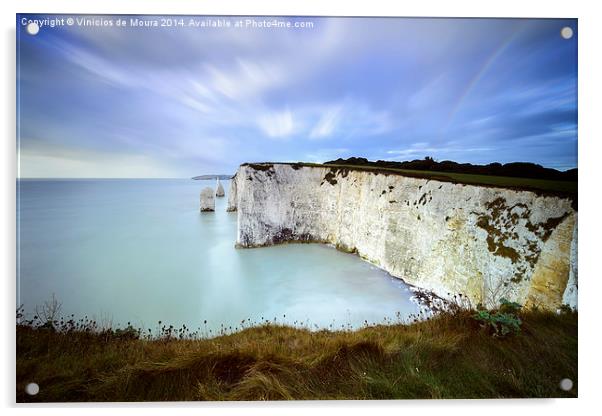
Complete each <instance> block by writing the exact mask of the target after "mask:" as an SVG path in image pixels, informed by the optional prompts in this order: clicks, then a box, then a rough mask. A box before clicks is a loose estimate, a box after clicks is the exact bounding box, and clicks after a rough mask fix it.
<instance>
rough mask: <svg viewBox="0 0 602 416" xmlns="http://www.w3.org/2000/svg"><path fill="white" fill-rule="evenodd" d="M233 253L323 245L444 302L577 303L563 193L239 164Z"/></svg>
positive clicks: (569, 209) (571, 212) (573, 242)
mask: <svg viewBox="0 0 602 416" xmlns="http://www.w3.org/2000/svg"><path fill="white" fill-rule="evenodd" d="M228 210H229V211H238V235H237V245H238V246H239V247H257V246H265V245H272V244H278V243H283V242H294V241H297V242H320V243H327V244H333V245H334V246H336V247H337V248H338V249H340V250H343V251H347V252H352V253H357V254H358V255H359V256H360V257H361V258H363V259H365V260H367V261H369V262H371V263H373V264H375V265H377V266H379V267H381V268H382V269H384V270H386V271H387V272H389V273H390V274H391V275H393V276H395V277H398V278H401V279H403V280H404V281H406V282H408V283H410V284H412V285H415V286H418V287H420V288H423V289H427V290H431V291H433V292H434V293H436V294H438V295H439V296H442V297H451V296H453V295H455V294H459V293H461V294H463V295H464V296H467V297H468V298H469V299H470V301H471V302H472V303H473V305H476V304H478V303H482V304H484V305H486V306H489V307H492V306H497V303H498V302H499V300H500V299H501V298H502V297H505V298H507V299H509V300H512V301H517V302H519V303H521V304H526V305H537V306H540V307H544V308H548V309H555V308H558V307H560V306H561V305H562V304H567V305H570V306H572V307H575V308H576V307H577V211H576V210H575V209H574V208H573V204H572V200H571V199H570V198H566V197H559V196H545V195H539V194H537V193H534V192H531V191H522V190H511V189H506V188H499V187H486V186H477V185H464V184H456V183H451V182H440V181H437V180H428V179H424V178H413V177H408V176H401V175H398V174H389V173H383V172H380V173H379V172H375V171H372V172H371V171H365V170H354V169H340V168H335V167H310V166H301V165H295V164H245V165H242V166H241V167H240V168H239V170H238V172H237V174H236V176H235V177H234V178H233V180H232V181H231V187H230V194H229V200H228Z"/></svg>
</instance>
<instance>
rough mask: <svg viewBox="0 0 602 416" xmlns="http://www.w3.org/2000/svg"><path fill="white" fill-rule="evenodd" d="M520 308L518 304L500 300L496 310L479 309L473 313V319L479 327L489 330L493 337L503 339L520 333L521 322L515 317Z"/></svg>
mask: <svg viewBox="0 0 602 416" xmlns="http://www.w3.org/2000/svg"><path fill="white" fill-rule="evenodd" d="M520 308H521V305H520V304H518V303H516V302H510V301H509V300H507V299H505V298H502V299H500V307H499V308H498V310H495V311H488V310H486V309H480V310H477V311H476V312H475V313H474V315H473V318H474V319H475V320H476V321H478V322H479V323H480V324H481V327H483V328H487V329H489V330H491V332H492V334H493V336H495V337H505V336H506V335H510V334H517V333H519V332H520V329H521V325H522V321H521V319H520V318H519V317H518V316H517V313H518V312H519V310H520Z"/></svg>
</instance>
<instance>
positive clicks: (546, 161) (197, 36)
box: [17, 15, 577, 178]
mask: <svg viewBox="0 0 602 416" xmlns="http://www.w3.org/2000/svg"><path fill="white" fill-rule="evenodd" d="M73 17H74V18H77V16H73ZM81 17H82V16H80V18H81ZM88 17H91V16H88ZM92 17H93V16H92ZM46 18H52V19H61V18H62V19H67V18H68V16H41V15H35V16H34V15H18V16H17V136H18V137H17V140H18V157H19V177H40V178H52V177H62V178H86V177H88V178H90V177H94V178H110V177H132V178H137V177H140V178H142V177H151V178H153V177H156V178H160V177H192V176H196V175H201V174H233V173H234V172H235V171H236V168H237V167H238V166H239V165H240V164H241V163H244V162H262V161H272V162H279V161H281V162H286V161H306V162H324V161H328V160H332V159H337V158H340V157H342V158H347V157H351V156H356V157H366V158H368V159H371V160H379V159H383V160H398V161H402V160H413V159H422V158H424V157H426V156H430V157H433V158H435V160H455V161H458V162H469V163H491V162H501V163H507V162H514V161H524V162H534V163H538V164H541V165H544V166H547V167H552V168H556V169H561V170H565V169H570V168H574V167H577V22H576V20H574V19H567V20H555V19H417V18H412V19H410V18H315V17H314V18H303V17H298V18H277V19H278V21H279V22H291V26H293V27H290V28H284V27H277V28H274V27H269V28H267V27H253V26H251V27H248V26H247V24H248V23H249V22H250V20H249V21H247V20H246V19H247V18H244V17H229V18H225V20H221V21H222V22H224V21H229V22H230V24H231V26H230V27H202V26H201V27H198V26H196V25H198V24H200V23H203V22H204V24H207V23H208V22H210V21H209V20H207V19H211V21H213V22H217V21H218V20H219V19H220V18H218V17H212V18H207V17H196V18H194V17H191V16H184V17H172V19H175V20H168V21H172V22H178V24H179V22H180V19H183V26H178V27H174V26H173V25H172V26H171V27H132V26H131V20H130V19H141V20H145V21H157V22H158V23H159V24H160V23H162V21H161V19H163V17H161V16H151V17H148V16H147V17H136V16H121V17H120V16H96V18H97V19H101V20H104V21H108V20H111V21H113V23H114V25H113V26H111V27H105V26H82V25H78V24H77V21H76V23H74V24H73V25H71V26H69V25H56V26H54V27H50V26H45V25H44V24H43V23H44V21H43V20H44V19H46ZM167 18H169V17H167ZM23 19H25V21H24V20H23ZM28 19H38V20H40V21H41V23H42V24H41V25H40V26H41V28H40V31H39V33H38V34H37V35H35V36H32V35H29V34H27V32H26V30H25V26H24V24H23V23H26V21H27V20H28ZM119 19H123V20H125V21H126V22H127V25H126V27H117V26H115V22H116V21H117V20H119ZM267 19H269V20H272V18H267ZM237 21H242V22H243V27H235V23H236V22H237ZM253 21H254V23H251V25H254V24H259V22H261V21H263V18H259V17H255V18H254V19H253ZM163 22H166V21H163ZM47 23H49V22H47ZM295 23H296V24H297V25H298V26H301V25H304V26H305V27H294V25H295ZM566 26H568V27H571V28H572V29H573V32H574V36H573V37H572V38H570V39H565V38H563V37H562V36H561V29H562V28H563V27H566Z"/></svg>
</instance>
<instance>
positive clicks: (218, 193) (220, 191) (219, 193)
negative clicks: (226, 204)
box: [215, 178, 226, 198]
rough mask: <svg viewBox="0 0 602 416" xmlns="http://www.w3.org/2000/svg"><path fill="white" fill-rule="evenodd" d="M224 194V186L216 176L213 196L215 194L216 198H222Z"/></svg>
mask: <svg viewBox="0 0 602 416" xmlns="http://www.w3.org/2000/svg"><path fill="white" fill-rule="evenodd" d="M224 195H226V194H225V193H224V187H223V186H222V183H221V182H220V181H219V178H217V189H216V190H215V196H217V197H218V198H222V197H223V196H224Z"/></svg>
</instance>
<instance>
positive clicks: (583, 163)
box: [0, 0, 602, 416]
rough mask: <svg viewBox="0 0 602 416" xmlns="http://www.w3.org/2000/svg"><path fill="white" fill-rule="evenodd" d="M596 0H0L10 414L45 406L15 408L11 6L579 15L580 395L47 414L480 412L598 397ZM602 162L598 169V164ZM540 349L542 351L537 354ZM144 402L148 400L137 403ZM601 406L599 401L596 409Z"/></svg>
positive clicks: (599, 35)
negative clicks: (542, 398) (396, 0)
mask: <svg viewBox="0 0 602 416" xmlns="http://www.w3.org/2000/svg"><path fill="white" fill-rule="evenodd" d="M595 4H596V2H594V1H587V2H586V1H583V2H579V1H576V0H566V1H557V0H547V1H537V2H536V1H530V2H528V1H525V0H505V1H497V2H488V1H482V0H481V1H474V0H453V1H450V0H447V1H445V0H441V1H434V0H420V1H407V2H393V1H386V0H367V1H366V0H364V1H355V0H346V1H328V2H327V1H324V0H323V1H316V0H305V1H301V0H295V1H286V2H285V1H282V0H280V1H264V0H253V1H248V0H247V1H245V0H235V1H229V2H227V3H226V1H224V0H221V1H220V0H218V1H196V2H193V1H192V0H163V1H157V0H146V1H142V0H140V1H135V0H130V1H127V0H103V1H97V2H94V1H81V0H80V1H74V0H71V1H69V0H54V1H52V2H48V1H44V0H35V1H34V0H20V1H13V0H9V1H7V0H4V1H2V2H1V6H0V7H2V12H3V13H2V14H1V15H0V16H1V20H2V23H3V31H2V42H1V47H2V55H1V56H0V59H1V62H3V65H1V66H2V69H1V70H2V75H3V76H2V83H3V88H2V91H4V97H3V99H2V101H1V104H0V105H1V106H2V123H1V124H0V125H1V126H3V133H4V134H3V141H2V144H3V147H2V162H3V163H2V173H3V180H2V182H1V185H0V186H1V195H2V197H3V198H2V199H3V201H4V203H3V204H2V216H1V221H2V224H1V225H2V226H1V229H2V230H3V234H4V239H3V240H2V247H1V250H0V253H1V255H2V259H1V261H0V264H2V265H3V266H4V267H3V276H2V277H3V279H2V281H3V282H4V291H3V295H4V302H2V305H3V306H2V309H3V312H4V319H3V323H4V324H5V325H3V331H2V334H1V335H2V342H1V343H0V345H1V347H2V366H1V367H0V368H2V375H1V376H0V394H1V397H2V404H3V405H4V406H6V407H12V408H11V409H9V412H10V414H12V413H21V412H22V411H26V412H29V411H31V410H32V407H33V408H39V406H30V407H24V406H19V407H17V408H15V405H14V400H15V390H14V386H15V367H14V362H15V361H14V354H15V347H14V340H15V337H14V326H13V325H14V313H15V295H14V294H15V175H16V157H15V155H16V146H15V13H18V12H20V13H87V14H101V13H103V14H113V13H114V14H126V13H136V14H216V15H220V14H236V15H247V14H248V15H332V16H441V17H457V16H463V17H565V18H566V17H570V18H579V26H578V30H579V172H580V175H579V177H580V178H579V181H580V186H579V191H580V192H579V194H580V195H579V211H580V213H579V223H580V224H579V225H580V226H579V232H580V235H579V243H580V244H579V269H580V275H581V287H580V291H579V308H580V312H579V314H580V317H579V329H580V331H579V399H572V400H571V399H568V400H502V401H500V400H496V401H483V400H478V401H466V400H456V401H399V402H294V403H269V404H264V403H209V404H194V403H186V404H181V403H180V404H138V405H136V404H129V405H128V404H114V405H111V404H109V405H107V404H105V405H93V407H92V408H88V407H87V406H84V405H77V404H76V405H63V406H60V405H59V406H57V405H54V406H50V408H47V409H43V410H42V409H39V410H42V411H43V412H44V413H45V414H50V415H54V414H57V415H58V414H61V415H62V414H65V413H68V414H69V413H70V414H79V413H81V412H82V410H84V409H83V408H82V407H86V409H85V411H86V412H90V413H92V414H104V413H106V411H107V407H116V409H115V410H114V412H115V413H116V414H128V415H129V414H131V413H132V412H134V413H139V412H140V413H142V412H144V414H161V415H164V414H165V413H169V414H172V413H178V414H179V413H181V412H184V411H190V410H193V411H194V412H195V413H199V412H201V413H214V414H231V413H234V412H236V413H244V414H245V415H246V414H249V415H255V414H256V415H265V414H282V413H284V412H286V413H287V414H300V415H301V414H303V415H305V414H307V413H308V412H311V413H316V414H329V413H332V412H341V413H343V412H344V413H345V414H347V415H365V414H366V412H368V411H370V410H375V411H377V412H378V413H379V416H380V414H396V415H399V414H401V413H402V412H403V413H405V414H409V413H410V412H418V413H421V412H424V411H435V412H437V413H443V414H445V415H447V414H452V415H453V414H461V415H463V416H464V415H469V414H478V415H480V416H482V415H484V414H486V415H497V414H500V415H502V414H508V412H511V413H515V412H520V413H522V411H530V412H537V413H539V412H543V413H545V414H546V416H547V415H553V414H563V415H566V414H580V413H581V412H584V413H590V411H591V410H593V409H594V408H595V405H596V404H597V403H598V402H599V399H598V398H600V397H602V394H601V393H600V392H598V389H599V387H600V386H602V383H601V382H600V377H599V375H600V374H601V373H600V370H601V368H600V358H599V357H600V353H599V352H598V350H599V349H600V345H601V344H600V342H599V341H600V338H601V337H600V335H599V334H600V331H602V326H601V325H600V323H599V322H600V310H598V309H597V306H598V304H599V301H598V297H599V295H598V294H599V293H600V289H601V287H600V281H601V280H602V275H601V274H600V272H599V270H600V267H599V265H597V264H596V263H595V261H596V258H597V257H599V256H600V255H599V254H598V253H597V249H598V250H599V247H602V244H601V237H602V232H601V231H602V230H600V221H599V218H600V215H601V214H600V213H599V212H598V211H599V209H598V208H599V207H601V206H602V205H600V204H597V202H599V201H600V198H599V194H600V182H599V181H598V178H600V179H602V175H600V174H599V168H600V161H599V160H600V158H601V157H602V152H600V144H599V143H600V140H602V134H601V133H602V132H601V129H600V124H599V123H600V122H601V120H600V118H601V116H602V114H601V113H602V109H601V108H600V106H599V105H597V106H596V103H599V97H600V96H601V95H602V91H601V88H600V77H601V76H602V65H601V59H600V50H601V49H602V48H600V46H599V41H600V39H602V30H601V28H602V21H601V18H600V15H599V14H598V13H597V12H596V10H595ZM597 168H598V169H597ZM533 359H537V357H533ZM141 406H143V407H144V409H142V410H141V409H140V407H141ZM599 410H600V409H598V411H599Z"/></svg>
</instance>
